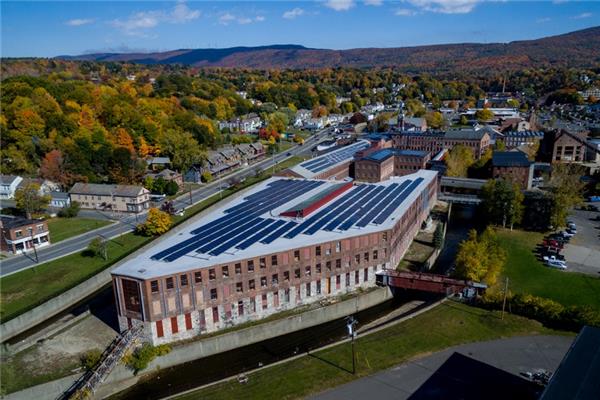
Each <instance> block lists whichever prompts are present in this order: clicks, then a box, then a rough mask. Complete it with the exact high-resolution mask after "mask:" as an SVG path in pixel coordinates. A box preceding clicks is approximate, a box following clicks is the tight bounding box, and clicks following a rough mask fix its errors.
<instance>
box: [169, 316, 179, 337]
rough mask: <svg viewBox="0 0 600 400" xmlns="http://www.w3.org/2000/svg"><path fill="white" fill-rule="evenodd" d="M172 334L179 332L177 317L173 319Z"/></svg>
mask: <svg viewBox="0 0 600 400" xmlns="http://www.w3.org/2000/svg"><path fill="white" fill-rule="evenodd" d="M171 332H173V334H175V333H177V332H179V326H177V317H171Z"/></svg>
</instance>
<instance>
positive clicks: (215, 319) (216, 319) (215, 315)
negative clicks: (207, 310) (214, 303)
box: [212, 307, 219, 323]
mask: <svg viewBox="0 0 600 400" xmlns="http://www.w3.org/2000/svg"><path fill="white" fill-rule="evenodd" d="M212 314H213V322H214V323H217V322H219V308H218V307H213V309H212Z"/></svg>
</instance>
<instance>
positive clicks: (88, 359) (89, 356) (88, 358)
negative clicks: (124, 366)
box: [81, 349, 102, 370]
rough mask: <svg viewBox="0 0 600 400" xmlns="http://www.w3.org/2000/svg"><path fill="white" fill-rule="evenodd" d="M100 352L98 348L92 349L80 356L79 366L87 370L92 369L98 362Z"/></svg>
mask: <svg viewBox="0 0 600 400" xmlns="http://www.w3.org/2000/svg"><path fill="white" fill-rule="evenodd" d="M101 358H102V352H101V351H100V350H98V349H93V350H90V351H88V352H86V353H85V354H83V355H82V356H81V366H82V367H84V368H85V369H87V370H91V369H93V368H94V367H95V366H96V364H98V363H99V362H100V359H101Z"/></svg>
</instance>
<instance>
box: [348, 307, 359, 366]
mask: <svg viewBox="0 0 600 400" xmlns="http://www.w3.org/2000/svg"><path fill="white" fill-rule="evenodd" d="M357 323H358V321H357V320H355V319H354V316H352V315H351V316H349V317H348V318H347V320H346V328H347V329H348V335H350V338H351V340H350V343H351V346H352V374H353V375H354V374H356V352H355V349H354V338H355V337H356V332H355V331H354V325H356V324H357Z"/></svg>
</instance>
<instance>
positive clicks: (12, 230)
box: [0, 215, 50, 254]
mask: <svg viewBox="0 0 600 400" xmlns="http://www.w3.org/2000/svg"><path fill="white" fill-rule="evenodd" d="M0 233H1V236H2V237H1V238H0V249H1V250H2V251H6V252H10V253H13V254H17V253H21V252H26V251H29V250H33V248H34V247H43V246H48V245H49V244H50V232H49V231H48V224H47V223H46V221H44V220H37V219H27V218H22V217H14V216H12V215H0Z"/></svg>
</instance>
